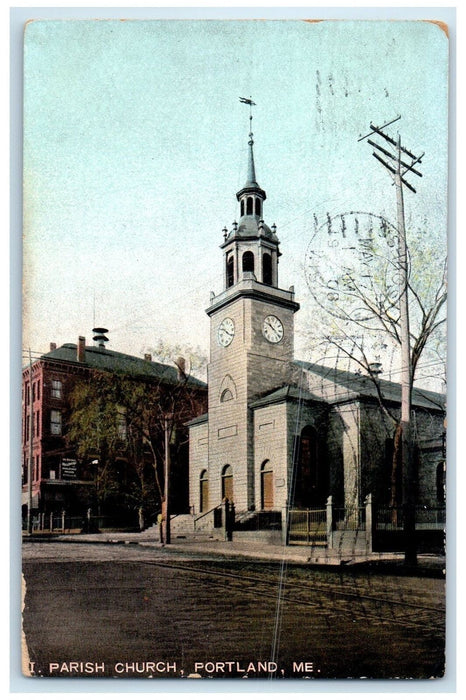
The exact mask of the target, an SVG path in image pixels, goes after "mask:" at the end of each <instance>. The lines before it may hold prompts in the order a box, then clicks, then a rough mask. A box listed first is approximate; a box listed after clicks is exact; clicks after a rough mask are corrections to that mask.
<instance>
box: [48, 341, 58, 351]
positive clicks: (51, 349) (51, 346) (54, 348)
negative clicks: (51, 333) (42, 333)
mask: <svg viewBox="0 0 466 700" xmlns="http://www.w3.org/2000/svg"><path fill="white" fill-rule="evenodd" d="M56 349H57V344H56V343H50V352H53V350H56Z"/></svg>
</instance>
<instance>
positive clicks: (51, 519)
mask: <svg viewBox="0 0 466 700" xmlns="http://www.w3.org/2000/svg"><path fill="white" fill-rule="evenodd" d="M49 523H50V527H49V530H50V532H52V531H53V511H52V512H51V513H50V518H49Z"/></svg>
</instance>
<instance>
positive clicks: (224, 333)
mask: <svg viewBox="0 0 466 700" xmlns="http://www.w3.org/2000/svg"><path fill="white" fill-rule="evenodd" d="M234 337H235V324H234V323H233V321H232V320H231V318H224V319H223V321H222V322H221V324H220V325H219V327H218V331H217V341H218V344H219V345H222V346H223V347H224V348H226V347H228V345H230V343H231V341H232V340H233V338H234Z"/></svg>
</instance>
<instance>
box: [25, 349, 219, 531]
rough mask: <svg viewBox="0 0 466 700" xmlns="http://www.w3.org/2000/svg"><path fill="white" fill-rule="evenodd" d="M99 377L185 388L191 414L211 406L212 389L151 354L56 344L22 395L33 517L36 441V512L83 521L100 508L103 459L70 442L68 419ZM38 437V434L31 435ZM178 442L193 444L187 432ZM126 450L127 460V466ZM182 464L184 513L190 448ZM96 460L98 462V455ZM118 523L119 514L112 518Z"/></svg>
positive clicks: (30, 374)
mask: <svg viewBox="0 0 466 700" xmlns="http://www.w3.org/2000/svg"><path fill="white" fill-rule="evenodd" d="M95 372H105V373H110V374H113V375H116V374H117V373H118V374H119V375H120V376H130V377H132V378H133V380H134V381H136V382H138V381H140V382H148V383H153V384H154V385H157V386H161V387H162V390H166V391H170V389H171V388H172V387H173V386H176V385H180V383H182V386H183V387H185V390H186V392H188V391H189V392H191V393H192V394H193V396H194V402H193V403H192V404H190V407H191V406H192V407H193V410H192V412H191V414H190V415H189V416H187V417H189V418H192V417H193V416H195V415H196V412H198V413H201V412H202V411H203V410H205V405H206V400H205V399H206V386H205V384H204V383H203V382H201V381H200V380H197V379H195V378H194V377H188V378H186V377H181V376H180V369H177V368H176V367H174V366H173V367H172V366H168V365H164V364H161V363H158V362H154V361H152V358H151V356H150V355H145V357H144V358H138V357H134V356H131V355H126V354H123V353H119V352H115V351H113V350H109V349H107V348H105V347H103V344H100V345H97V346H86V342H85V339H84V338H83V337H80V338H79V340H78V344H77V345H76V344H74V343H66V344H65V345H63V346H61V347H58V348H57V347H56V345H55V344H53V343H52V344H51V346H50V352H48V353H46V354H44V355H42V356H41V357H40V358H39V359H37V360H36V361H34V362H33V363H32V366H26V367H25V368H24V369H23V395H22V483H23V492H22V505H23V515H24V516H25V515H26V513H27V504H28V499H29V493H28V471H29V460H30V456H31V442H30V441H31V439H32V466H31V473H32V513H33V515H34V516H35V517H36V521H37V519H38V518H39V517H41V518H43V519H44V520H43V522H45V523H46V524H47V523H48V518H49V515H50V513H54V514H56V515H57V514H60V513H61V512H62V511H65V512H66V514H67V515H70V516H83V515H85V514H86V511H87V509H88V508H89V507H91V506H94V503H95V466H96V462H97V459H80V458H79V457H78V455H77V453H76V449H75V446H74V445H73V444H70V441H69V440H68V439H67V417H68V415H69V410H70V396H71V392H72V391H73V388H74V387H75V386H76V384H77V382H79V381H82V380H84V381H86V382H89V381H92V379H93V376H95V374H94V373H95ZM31 432H32V434H31ZM177 440H178V441H180V442H181V441H187V435H186V429H184V428H182V427H181V428H179V429H178V431H177ZM123 452H124V451H122V456H121V461H122V464H123V466H124V461H125V458H124V454H123ZM177 454H178V463H176V464H175V465H174V468H175V469H176V470H177V474H176V479H175V480H174V496H173V498H174V503H175V505H176V507H177V509H178V510H181V511H182V510H183V509H184V508H186V507H187V502H188V496H187V469H188V455H187V446H186V447H184V446H183V445H180V449H179V450H177ZM95 457H96V458H97V457H98V455H97V452H96V455H95ZM112 515H113V516H114V518H115V520H116V521H117V520H118V518H119V517H120V516H121V514H119V513H113V514H112Z"/></svg>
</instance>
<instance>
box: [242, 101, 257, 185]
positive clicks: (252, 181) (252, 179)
mask: <svg viewBox="0 0 466 700" xmlns="http://www.w3.org/2000/svg"><path fill="white" fill-rule="evenodd" d="M239 101H240V102H242V103H243V104H246V105H249V141H248V146H249V154H248V178H247V181H246V185H245V187H258V186H259V185H258V184H257V182H256V170H255V167H254V152H253V148H252V147H253V145H254V138H253V137H254V134H253V132H252V108H253V107H255V106H256V103H255V102H253V101H252V97H249V98H247V97H240V98H239Z"/></svg>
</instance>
